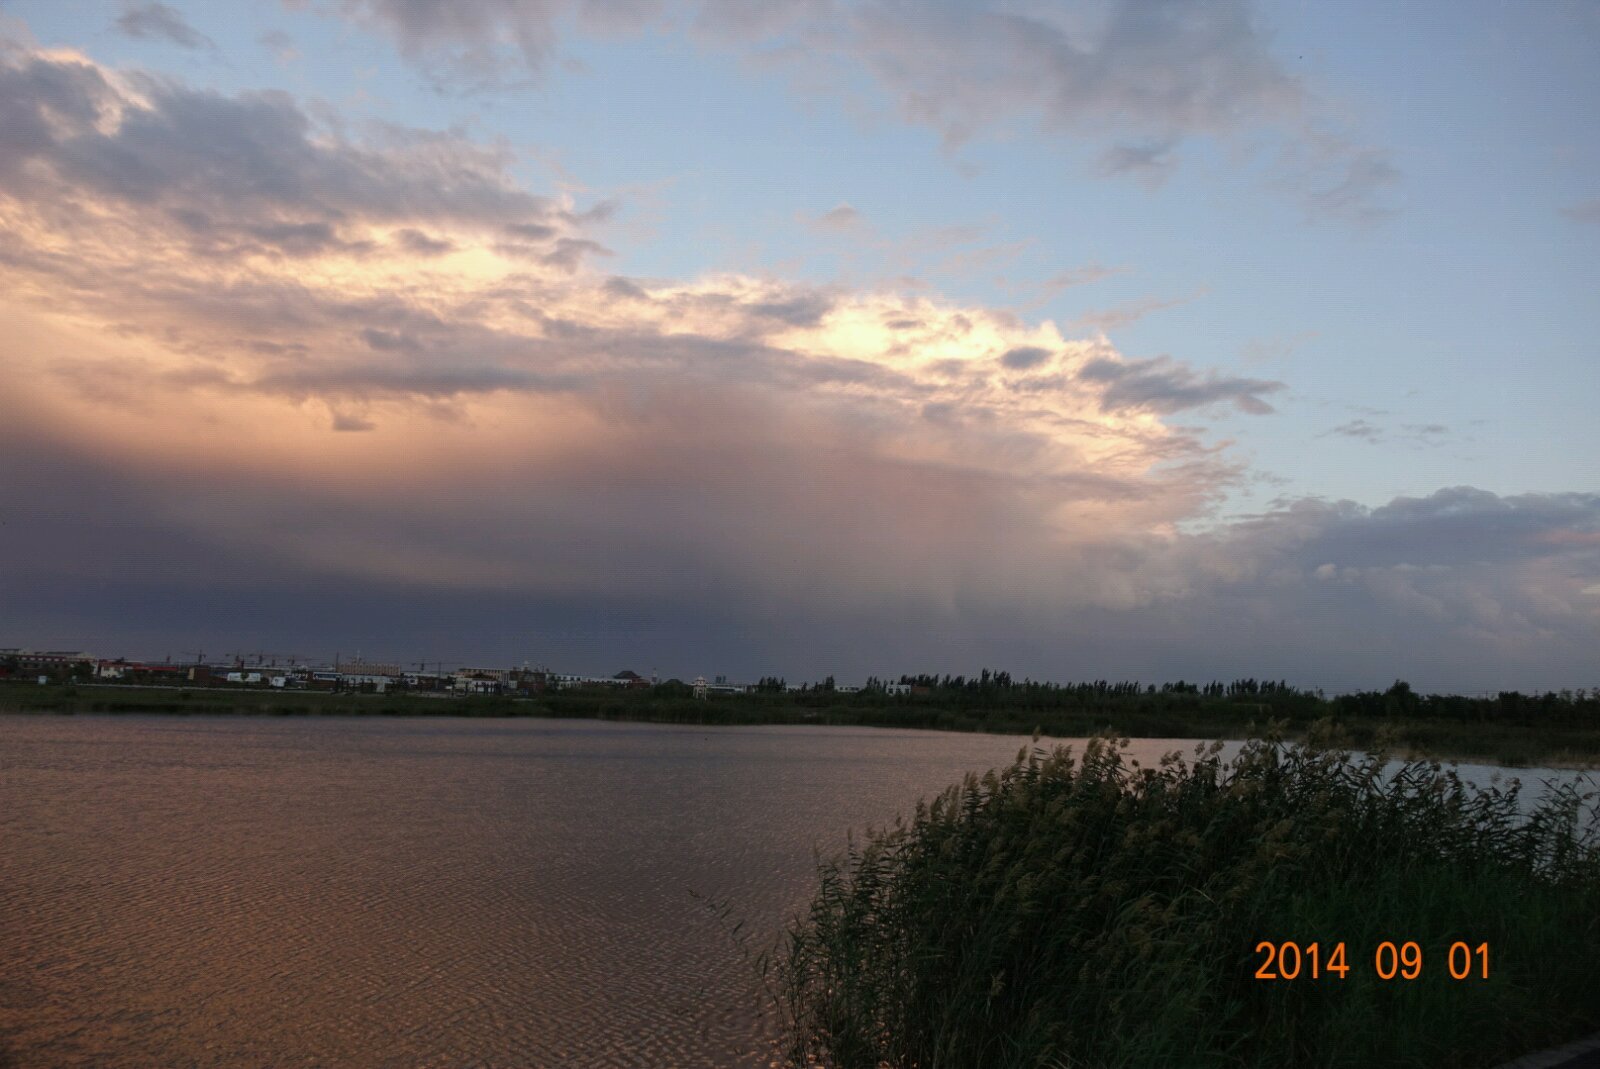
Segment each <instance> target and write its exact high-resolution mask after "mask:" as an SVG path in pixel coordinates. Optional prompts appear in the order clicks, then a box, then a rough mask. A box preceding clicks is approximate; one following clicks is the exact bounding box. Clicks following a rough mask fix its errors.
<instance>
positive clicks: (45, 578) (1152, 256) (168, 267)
mask: <svg viewBox="0 0 1600 1069" xmlns="http://www.w3.org/2000/svg"><path fill="white" fill-rule="evenodd" d="M1597 104H1600V3H1596V2H1594V0H1544V2H1541V3H1538V4H1523V3H1484V2H1478V0H1458V2H1451V3H1443V2H1439V3H1424V2H1406V3H1398V4H1396V3H1365V2H1351V3H1347V4H1346V3H1342V4H1337V5H1330V4H1321V3H1311V2H1308V0H1259V2H1257V0H1215V2H1177V0H1172V2H1169V0H1084V2H1081V3H1066V2H1053V3H1052V2H1043V0H1014V2H1008V3H1002V2H998V0H997V2H989V0H963V2H953V0H951V2H945V0H923V2H920V3H908V2H899V0H761V2H757V0H700V2H683V0H453V2H451V3H430V2H427V0H284V2H281V3H243V2H232V0H208V2H207V3H203V4H201V3H185V4H167V3H149V2H137V0H113V2H105V3H98V2H63V0H40V2H30V0H0V324H3V325H4V329H3V330H0V562H3V567H0V645H21V646H33V647H38V648H45V647H58V648H66V647H71V648H83V649H89V650H91V651H93V652H96V653H99V654H102V655H106V656H117V655H129V656H142V657H163V656H173V657H188V656H193V655H195V654H196V653H198V652H201V651H203V652H205V653H206V654H207V655H208V656H212V657H215V656H222V655H228V654H232V653H234V652H236V651H237V652H250V653H254V652H260V651H266V652H270V653H274V654H278V655H288V654H296V655H298V656H301V657H317V658H323V657H331V656H333V655H335V654H341V655H343V656H346V657H348V656H351V655H353V654H355V653H357V652H359V653H360V654H361V655H362V656H364V657H366V658H367V659H369V660H378V659H381V660H391V661H399V662H407V663H420V662H424V661H429V662H431V661H441V660H442V661H444V662H446V663H466V662H477V663H481V662H488V663H502V664H504V663H522V662H523V661H528V662H530V663H534V664H547V665H550V666H551V667H555V668H557V669H559V670H567V671H577V672H590V673H598V672H606V673H609V672H614V671H617V670H619V669H622V668H633V669H635V670H638V671H641V672H646V673H649V672H659V673H660V674H661V675H663V676H670V675H679V676H684V677H690V676H693V675H697V674H706V675H712V674H726V675H728V676H730V677H732V678H749V679H753V678H756V677H758V676H762V675H780V676H784V677H787V678H788V679H790V680H791V681H794V680H801V679H819V678H821V677H823V676H825V675H829V674H832V675H835V676H836V677H838V678H839V679H841V680H843V681H860V680H861V679H864V678H865V677H866V676H868V675H878V676H889V677H894V676H898V675H899V674H901V673H902V672H911V673H918V672H934V673H941V674H942V673H946V672H948V673H963V672H964V673H972V672H976V671H977V670H978V669H979V668H980V667H983V666H989V667H994V668H1004V669H1006V670H1008V671H1010V672H1012V674H1013V675H1015V676H1017V677H1019V678H1020V677H1022V676H1032V677H1033V678H1046V679H1057V680H1077V679H1096V678H1106V679H1139V680H1143V681H1156V680H1174V679H1179V678H1184V679H1189V680H1195V679H1202V680H1209V679H1231V678H1235V677H1237V676H1244V675H1248V676H1256V677H1270V678H1284V679H1288V680H1290V681H1292V682H1295V683H1299V684H1302V685H1307V686H1322V687H1325V688H1329V689H1339V690H1342V689H1350V688H1356V687H1381V686H1386V685H1387V684H1388V683H1389V682H1390V681H1392V680H1393V679H1395V678H1406V679H1408V680H1411V681H1412V682H1413V684H1414V685H1418V686H1420V687H1422V688H1426V689H1434V690H1453V691H1462V692H1476V691H1480V690H1493V689H1497V688H1511V687H1519V688H1522V689H1530V688H1541V689H1542V688H1545V687H1562V686H1593V685H1596V684H1600V419H1596V418H1595V410H1596V402H1597V398H1600V389H1597V387H1600V373H1597V368H1600V350H1597V342H1596V338H1597V336H1600V299H1597V298H1600V128H1597V127H1596V125H1595V123H1594V122H1593V118H1592V116H1593V114H1594V111H1595V108H1596V105H1597Z"/></svg>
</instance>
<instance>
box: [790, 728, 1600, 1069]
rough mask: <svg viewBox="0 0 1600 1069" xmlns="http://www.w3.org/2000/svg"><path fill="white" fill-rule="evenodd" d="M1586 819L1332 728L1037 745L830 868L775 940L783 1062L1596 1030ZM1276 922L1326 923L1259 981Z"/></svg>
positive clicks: (1288, 1060) (1491, 1053)
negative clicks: (1476, 953) (1176, 744)
mask: <svg viewBox="0 0 1600 1069" xmlns="http://www.w3.org/2000/svg"><path fill="white" fill-rule="evenodd" d="M1320 733H1321V732H1320V730H1319V731H1317V732H1313V733H1312V734H1313V736H1314V738H1315V737H1316V736H1318V735H1320ZM1593 816H1594V813H1593V809H1592V799H1591V798H1588V797H1586V796H1585V795H1584V794H1583V793H1582V792H1581V791H1580V790H1579V788H1577V787H1575V786H1572V785H1567V786H1556V787H1552V788H1550V789H1548V790H1546V791H1545V792H1544V793H1543V794H1542V795H1541V796H1540V798H1539V800H1538V802H1537V804H1532V805H1530V804H1529V803H1528V800H1527V799H1525V798H1523V797H1522V796H1521V795H1520V793H1519V788H1518V787H1517V786H1515V785H1509V786H1500V785H1495V786H1487V787H1483V788H1477V787H1473V786H1471V785H1468V784H1466V783H1464V782H1462V780H1461V779H1460V778H1459V776H1458V775H1457V774H1456V773H1455V772H1454V771H1453V770H1451V769H1448V768H1442V767H1440V766H1439V765H1436V764H1428V763H1417V762H1414V763H1408V764H1404V765H1402V766H1401V767H1399V768H1398V769H1396V768H1395V766H1394V764H1393V763H1392V762H1389V761H1387V759H1386V756H1385V755H1384V754H1382V753H1376V754H1367V755H1361V756H1352V755H1351V754H1350V753H1348V752H1346V751H1345V750H1342V749H1339V748H1334V747H1330V746H1328V745H1325V744H1323V741H1322V740H1320V739H1319V740H1317V741H1314V742H1313V743H1312V744H1307V745H1289V744H1285V743H1283V742H1281V741H1253V742H1250V743H1247V744H1246V745H1245V747H1244V748H1243V750H1242V751H1241V752H1239V753H1238V755H1237V756H1236V757H1235V758H1233V759H1232V760H1223V759H1222V757H1221V756H1220V747H1218V746H1209V747H1205V748H1202V749H1200V750H1198V751H1197V752H1196V753H1195V754H1194V755H1192V756H1190V757H1187V758H1185V757H1183V756H1180V755H1176V754H1174V755H1170V756H1169V757H1168V758H1165V759H1163V760H1162V761H1161V762H1160V763H1159V764H1158V765H1157V766H1156V767H1140V765H1139V763H1138V762H1137V761H1134V760H1131V759H1129V758H1128V757H1127V756H1126V754H1125V753H1124V751H1123V750H1122V748H1121V747H1119V745H1118V744H1116V742H1115V741H1113V740H1107V739H1095V740H1092V741H1091V742H1090V743H1089V744H1088V746H1087V748H1085V749H1083V750H1082V751H1080V752H1072V751H1071V750H1070V749H1068V748H1062V749H1056V750H1051V751H1045V750H1035V751H1034V752H1032V753H1026V752H1025V753H1023V754H1022V755H1019V758H1018V760H1017V761H1016V763H1015V764H1013V765H1011V766H1010V767H1008V768H1005V769H1002V770H998V771H994V772H990V773H989V774H988V775H986V776H983V777H981V778H979V777H969V778H968V779H967V780H966V781H965V782H964V783H962V784H960V785H959V786H957V787H953V788H951V789H950V790H948V791H946V792H945V793H944V794H942V795H940V796H939V797H938V798H937V799H935V800H934V801H933V802H931V803H930V804H927V805H924V806H920V807H919V808H918V809H917V810H916V812H915V815H914V816H913V817H912V818H911V819H910V820H909V821H907V822H904V823H902V824H900V825H898V826H895V827H893V828H890V829H888V830H885V831H882V832H879V833H876V834H872V835H870V836H868V837H867V838H866V839H864V840H862V841H860V842H858V843H855V844H854V845H853V846H852V847H851V849H850V850H849V852H848V854H847V855H846V856H845V857H843V858H842V859H840V860H837V861H834V862H831V863H828V864H825V865H823V866H822V867H821V871H820V887H819V890H818V892H817V895H816V898H815V900H814V901H813V903H812V905H811V907H810V911H809V913H808V914H806V915H805V916H804V917H803V919H801V920H800V921H798V922H797V923H796V924H795V925H794V926H793V927H792V929H791V930H790V932H789V933H788V936H787V939H786V940H785V942H784V943H783V944H782V945H781V947H780V950H779V952H778V953H777V954H776V955H775V956H773V957H772V958H770V959H768V960H767V962H766V965H767V967H768V973H767V976H768V980H769V982H770V983H771V984H772V987H773V990H774V993H775V995H776V997H777V1000H778V1003H779V1005H780V1007H781V1011H782V1014H783V1016H784V1017H785V1020H786V1021H787V1034H786V1042H787V1048H786V1054H787V1056H788V1061H789V1063H790V1064H793V1065H796V1066H799V1065H816V1064H821V1065H827V1066H835V1067H839V1069H852V1067H878V1066H893V1067H911V1066H920V1067H924V1069H931V1067H938V1066H950V1067H955V1066H960V1067H963V1069H990V1067H992V1069H1002V1067H1004V1069H1012V1067H1016V1069H1021V1067H1030V1069H1032V1067H1040V1066H1051V1067H1054V1066H1061V1067H1068V1066H1070V1067H1082V1069H1143V1067H1151V1069H1155V1067H1163V1069H1164V1067H1170V1066H1174V1065H1184V1066H1192V1067H1211V1066H1215V1067H1218V1069H1220V1067H1224V1066H1226V1067H1229V1069H1238V1067H1260V1069H1267V1067H1272V1069H1278V1067H1281V1066H1285V1065H1293V1066H1301V1067H1346V1066H1348V1067H1351V1069H1354V1067H1366V1066H1374V1065H1383V1066H1405V1067H1417V1069H1422V1067H1444V1066H1450V1067H1461V1066H1488V1065H1495V1064H1498V1063H1499V1062H1501V1061H1503V1060H1505V1059H1506V1058H1509V1057H1512V1056H1516V1055H1520V1054H1524V1053H1527V1052H1528V1051H1530V1050H1535V1049H1539V1048H1540V1047H1542V1046H1547V1045H1551V1044H1553V1043H1555V1042H1558V1041H1565V1040H1570V1039H1572V1038H1574V1037H1575V1036H1577V1035H1580V1034H1583V1033H1584V1032H1585V1031H1588V1030H1592V1029H1593V1028H1595V1027H1596V1026H1597V1025H1600V1000H1597V999H1596V998H1595V995H1594V990H1595V988H1594V968H1595V965H1596V963H1597V962H1600V844H1597V839H1596V836H1597V829H1596V826H1595V824H1594V821H1593ZM1268 942H1270V943H1271V944H1273V945H1275V946H1281V944H1283V943H1285V942H1294V943H1296V944H1297V945H1298V946H1299V947H1301V948H1308V947H1309V945H1310V944H1313V943H1316V944H1319V946H1320V948H1321V950H1320V953H1321V962H1320V968H1319V972H1320V975H1319V976H1317V977H1315V978H1313V976H1312V975H1311V972H1312V970H1311V968H1310V967H1309V961H1302V960H1301V959H1300V956H1299V955H1298V954H1297V960H1296V972H1297V973H1298V975H1297V977H1296V978H1295V979H1293V980H1287V979H1281V978H1280V979H1275V980H1266V979H1258V978H1256V974H1257V972H1258V971H1259V970H1260V969H1261V968H1262V965H1263V959H1264V955H1263V952H1262V950H1261V949H1260V945H1261V944H1262V943H1268ZM1385 943H1389V944H1391V945H1392V946H1394V947H1395V948H1396V954H1395V956H1394V957H1392V958H1390V959H1388V960H1382V959H1381V954H1382V951H1380V950H1379V948H1380V947H1381V946H1382V945H1383V944H1385ZM1406 943H1415V944H1416V949H1415V951H1414V954H1415V958H1416V960H1417V961H1418V962H1419V963H1420V967H1419V968H1418V969H1417V970H1416V975H1415V976H1411V977H1409V978H1408V975H1407V974H1408V973H1410V972H1411V971H1412V970H1411V969H1410V968H1409V960H1410V958H1411V956H1412V954H1413V951H1412V950H1410V949H1409V948H1404V944H1406ZM1339 944H1343V946H1344V948H1345V949H1344V951H1343V952H1342V953H1340V955H1339V956H1338V958H1337V959H1335V958H1333V951H1334V948H1335V947H1336V946H1338V945H1339ZM1456 944H1466V945H1467V947H1468V949H1469V950H1473V949H1474V948H1477V947H1479V946H1480V945H1482V944H1487V951H1486V954H1487V957H1488V967H1487V973H1488V975H1487V978H1485V977H1483V976H1481V975H1480V974H1479V970H1478V968H1477V964H1476V963H1475V962H1474V963H1473V966H1472V968H1471V969H1469V970H1468V973H1469V975H1467V976H1466V977H1464V978H1462V979H1455V978H1454V977H1453V975H1452V971H1453V967H1459V966H1461V965H1462V964H1463V962H1462V959H1461V956H1460V950H1459V949H1457V950H1456V951H1455V952H1454V953H1455V955H1456V956H1455V957H1454V958H1452V957H1451V955H1452V949H1451V948H1452V947H1454V946H1455V945H1456ZM1402 948H1404V949H1402ZM1330 964H1342V965H1344V966H1346V968H1345V969H1344V970H1343V971H1340V970H1338V969H1336V968H1333V969H1330ZM1385 969H1387V970H1388V971H1389V972H1391V974H1392V975H1391V978H1389V979H1384V978H1383V977H1382V975H1381V973H1382V972H1383V971H1384V970H1385ZM1284 971H1285V972H1287V971H1288V970H1287V966H1286V965H1285V966H1284Z"/></svg>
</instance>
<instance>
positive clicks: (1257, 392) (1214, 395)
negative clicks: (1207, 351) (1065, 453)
mask: <svg viewBox="0 0 1600 1069" xmlns="http://www.w3.org/2000/svg"><path fill="white" fill-rule="evenodd" d="M1078 378H1079V379H1081V380H1083V381H1085V382H1092V383H1101V384H1104V386H1105V392H1104V394H1103V395H1102V397H1101V405H1102V406H1103V407H1104V408H1105V409H1106V410H1107V411H1110V410H1113V409H1119V408H1144V409H1149V410H1150V411H1152V412H1159V413H1163V414H1165V413H1171V412H1181V411H1183V410H1184V409H1190V408H1202V407H1205V406H1207V405H1214V404H1218V403H1224V402H1225V403H1228V404H1231V405H1233V406H1234V407H1235V408H1238V409H1239V410H1240V411H1241V412H1249V413H1251V414H1253V415H1264V414H1266V413H1269V412H1272V411H1273V408H1272V406H1271V405H1269V404H1268V403H1267V402H1266V401H1264V400H1262V395H1263V394H1270V393H1277V392H1278V391H1280V390H1283V389H1285V388H1286V387H1285V385H1284V384H1283V383H1281V382H1274V381H1272V380H1270V379H1251V378H1240V377H1234V376H1226V375H1217V374H1215V373H1213V372H1207V373H1206V374H1203V375H1202V374H1200V373H1198V372H1196V371H1194V370H1193V369H1192V368H1188V367H1185V366H1184V365H1182V364H1180V363H1178V362H1177V361H1175V360H1173V359H1172V358H1171V357H1167V356H1158V357H1153V358H1151V359H1148V360H1119V359H1114V358H1111V357H1099V358H1096V359H1093V360H1090V361H1089V362H1088V363H1086V364H1085V365H1084V366H1083V367H1082V369H1080V370H1079V372H1078Z"/></svg>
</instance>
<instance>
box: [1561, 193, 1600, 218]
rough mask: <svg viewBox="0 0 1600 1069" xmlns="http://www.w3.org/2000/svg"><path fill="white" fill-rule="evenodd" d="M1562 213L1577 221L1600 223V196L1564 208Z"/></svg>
mask: <svg viewBox="0 0 1600 1069" xmlns="http://www.w3.org/2000/svg"><path fill="white" fill-rule="evenodd" d="M1561 214H1562V215H1564V216H1566V217H1567V218H1568V219H1571V220H1572V221H1574V222H1577V223H1600V197H1594V198H1592V199H1590V200H1586V201H1582V202H1580V203H1578V204H1574V205H1572V206H1571V207H1569V208H1563V209H1561Z"/></svg>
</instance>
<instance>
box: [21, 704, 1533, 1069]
mask: <svg viewBox="0 0 1600 1069" xmlns="http://www.w3.org/2000/svg"><path fill="white" fill-rule="evenodd" d="M1024 745H1028V740H1027V739H1023V738H1017V737H1005V736H981V735H941V734H934V733H924V732H886V731H874V730H871V729H851V728H836V729H828V728H803V729H793V728H734V729H718V728H691V727H667V726H657V725H638V724H603V723H595V722H560V721H557V722H550V721H498V720H496V721H483V720H476V721H462V720H376V719H362V720H352V719H346V720H320V719H318V720H312V719H303V718H292V719H283V720H246V719H239V718H216V719H200V718H196V719H177V718H173V719H159V718H151V719H120V718H119V719H112V718H90V717H83V718H63V719H54V718H9V719H6V720H3V721H0V844H3V848H0V888H3V889H4V890H3V893H0V943H3V947H4V950H5V954H6V959H7V962H6V967H5V968H4V970H3V971H0V1064H10V1065H14V1066H15V1067H16V1069H30V1067H33V1066H61V1067H70V1066H96V1067H111V1066H144V1065H162V1066H167V1065H179V1064H182V1065H193V1066H229V1067H236V1066H284V1065H339V1066H355V1067H367V1066H372V1067H377V1066H397V1067H398V1066H408V1067H409V1066H418V1065H438V1066H444V1065H449V1066H464V1065H473V1066H584V1067H588V1066H645V1065H648V1066H660V1067H667V1066H684V1067H690V1066H693V1067H701V1066H744V1065H760V1064H764V1063H765V1057H764V1056H763V1054H762V1053H761V1052H762V1047H763V1042H762V1040H763V1035H764V1028H763V1025H762V1022H761V1021H760V1019H759V1017H758V1012H757V1011H758V1009H759V1000H758V998H757V996H756V994H755V990H754V988H755V985H754V982H753V973H752V971H751V968H750V966H749V965H748V963H747V962H746V961H745V960H744V959H743V958H742V956H741V952H740V949H739V947H738V945H737V944H736V943H735V941H734V940H733V938H732V937H731V936H730V934H729V932H728V931H727V929H726V925H725V923H724V922H722V921H719V920H718V919H717V917H716V915H715V914H714V912H713V911H712V910H711V909H709V908H707V905H706V900H708V899H709V900H712V901H719V900H721V901H726V902H727V903H729V905H730V906H731V908H732V910H733V912H734V913H735V914H737V915H738V916H741V917H744V918H746V919H747V921H748V922H749V926H750V928H751V930H752V931H753V932H754V933H755V938H756V940H757V941H758V942H759V941H760V940H762V939H764V938H765V937H766V936H768V935H770V934H772V933H775V932H776V931H777V930H778V928H779V926H780V924H781V922H782V919H783V918H784V917H786V916H787V915H789V914H791V913H792V912H793V911H795V910H797V909H799V908H800V907H802V906H803V905H804V903H805V901H806V900H807V898H808V897H809V894H810V890H811V875H812V871H813V861H812V858H813V849H814V848H820V849H822V850H824V851H825V852H831V851H833V850H836V849H838V848H839V847H841V846H842V845H843V842H844V832H845V830H846V829H848V828H857V829H859V828H862V827H864V826H867V825H881V824H883V823H885V822H887V821H889V820H890V819H892V818H893V816H894V815H895V814H896V813H900V812H904V811H906V810H908V809H909V808H910V807H911V806H912V805H913V804H914V803H915V802H916V800H917V799H918V798H919V797H921V796H923V795H926V794H928V793H931V792H933V791H936V790H938V789H940V788H942V787H944V786H945V785H947V784H949V783H951V782H954V781H955V780H957V779H959V778H960V776H961V775H962V774H963V773H965V772H967V771H969V770H982V769H986V768H989V767H992V766H994V765H996V764H1001V763H1004V762H1007V761H1009V760H1010V759H1011V758H1012V757H1014V756H1015V755H1016V753H1017V751H1018V749H1019V748H1020V747H1022V746H1024ZM1177 747H1183V748H1185V749H1187V748H1188V747H1189V744H1184V743H1179V742H1170V741H1152V740H1144V741H1139V742H1136V743H1135V744H1134V747H1133V752H1134V755H1135V756H1137V757H1139V758H1140V759H1142V760H1145V761H1153V760H1155V759H1156V758H1157V757H1158V756H1159V755H1160V754H1161V753H1162V752H1165V751H1167V750H1170V749H1173V748H1177ZM1524 775H1525V777H1528V778H1537V774H1534V775H1532V776H1529V775H1528V774H1527V773H1524ZM697 896H698V897H697ZM6 1056H9V1059H10V1062H9V1063H7V1062H6Z"/></svg>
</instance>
